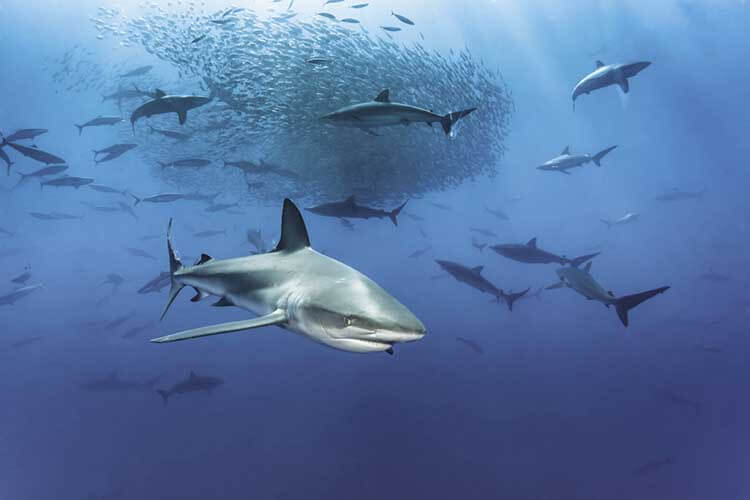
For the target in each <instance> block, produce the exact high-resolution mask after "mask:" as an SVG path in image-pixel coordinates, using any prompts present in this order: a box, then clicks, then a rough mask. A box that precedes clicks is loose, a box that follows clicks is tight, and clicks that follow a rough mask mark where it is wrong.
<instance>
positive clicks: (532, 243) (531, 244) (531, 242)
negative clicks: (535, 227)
mask: <svg viewBox="0 0 750 500" xmlns="http://www.w3.org/2000/svg"><path fill="white" fill-rule="evenodd" d="M526 246H527V247H529V248H536V236H534V237H533V238H531V239H530V240H529V242H528V243H526Z"/></svg>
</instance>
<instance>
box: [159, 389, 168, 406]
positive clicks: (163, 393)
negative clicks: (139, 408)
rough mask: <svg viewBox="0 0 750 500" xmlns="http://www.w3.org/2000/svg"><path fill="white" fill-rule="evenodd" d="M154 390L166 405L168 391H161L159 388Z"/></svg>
mask: <svg viewBox="0 0 750 500" xmlns="http://www.w3.org/2000/svg"><path fill="white" fill-rule="evenodd" d="M156 392H158V393H159V396H161V399H162V400H163V401H164V404H165V405H166V404H167V402H168V401H169V392H168V391H163V390H161V389H159V390H157V391H156Z"/></svg>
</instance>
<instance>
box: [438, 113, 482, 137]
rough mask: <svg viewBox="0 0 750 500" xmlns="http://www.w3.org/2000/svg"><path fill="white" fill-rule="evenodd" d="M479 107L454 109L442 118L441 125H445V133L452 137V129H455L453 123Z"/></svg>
mask: <svg viewBox="0 0 750 500" xmlns="http://www.w3.org/2000/svg"><path fill="white" fill-rule="evenodd" d="M476 109H477V108H469V109H465V110H463V111H452V112H450V113H448V114H447V115H445V116H443V117H442V118H440V125H442V126H443V131H444V132H445V135H447V136H451V137H452V131H453V125H455V124H456V122H457V121H458V120H460V119H461V118H463V117H464V116H466V115H468V114H469V113H471V112H472V111H474V110H476Z"/></svg>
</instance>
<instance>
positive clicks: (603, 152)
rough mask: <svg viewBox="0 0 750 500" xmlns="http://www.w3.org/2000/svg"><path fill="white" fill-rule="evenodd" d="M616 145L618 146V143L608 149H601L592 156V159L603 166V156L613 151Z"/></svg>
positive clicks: (598, 165)
mask: <svg viewBox="0 0 750 500" xmlns="http://www.w3.org/2000/svg"><path fill="white" fill-rule="evenodd" d="M616 147H617V144H615V145H614V146H610V147H608V148H607V149H602V150H601V151H599V152H598V153H596V154H595V155H594V157H593V158H591V160H592V161H593V162H594V163H596V166H597V167H601V166H602V164H601V161H602V158H604V157H605V156H606V155H607V153H609V152H610V151H612V150H613V149H615V148H616Z"/></svg>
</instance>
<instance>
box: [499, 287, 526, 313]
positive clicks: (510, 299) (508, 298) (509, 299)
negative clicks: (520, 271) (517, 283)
mask: <svg viewBox="0 0 750 500" xmlns="http://www.w3.org/2000/svg"><path fill="white" fill-rule="evenodd" d="M529 290H531V287H529V288H527V289H526V290H524V291H523V292H518V293H505V292H504V291H502V290H500V296H501V297H502V298H503V300H505V303H506V304H507V305H508V310H509V311H512V310H513V303H514V302H515V301H517V300H518V299H520V298H521V297H523V296H524V295H526V294H527V293H528V291H529Z"/></svg>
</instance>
